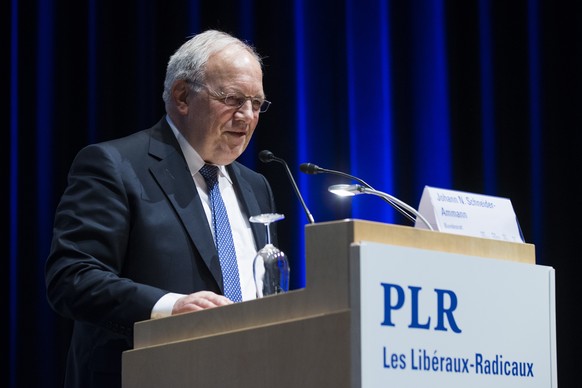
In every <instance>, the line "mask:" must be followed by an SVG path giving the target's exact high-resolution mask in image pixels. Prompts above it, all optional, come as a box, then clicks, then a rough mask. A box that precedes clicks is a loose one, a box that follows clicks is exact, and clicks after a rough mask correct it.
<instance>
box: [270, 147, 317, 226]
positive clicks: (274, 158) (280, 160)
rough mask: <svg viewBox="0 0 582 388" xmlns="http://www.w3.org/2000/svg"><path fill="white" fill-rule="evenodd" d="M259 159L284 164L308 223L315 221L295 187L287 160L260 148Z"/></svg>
mask: <svg viewBox="0 0 582 388" xmlns="http://www.w3.org/2000/svg"><path fill="white" fill-rule="evenodd" d="M259 160H260V161H261V162H263V163H270V162H278V163H281V164H282V165H283V166H285V171H287V176H288V177H289V180H290V181H291V185H292V186H293V189H294V190H295V194H297V198H299V202H301V205H302V206H303V210H305V214H306V215H307V219H308V220H309V222H310V223H312V224H313V223H315V221H314V220H313V216H312V215H311V213H310V212H309V209H307V205H306V204H305V201H304V200H303V197H302V196H301V193H300V192H299V188H298V187H297V183H295V179H294V178H293V175H292V174H291V170H289V166H288V165H287V162H285V161H284V160H283V159H281V158H278V157H276V156H275V155H274V154H273V153H272V152H271V151H269V150H262V151H261V152H259Z"/></svg>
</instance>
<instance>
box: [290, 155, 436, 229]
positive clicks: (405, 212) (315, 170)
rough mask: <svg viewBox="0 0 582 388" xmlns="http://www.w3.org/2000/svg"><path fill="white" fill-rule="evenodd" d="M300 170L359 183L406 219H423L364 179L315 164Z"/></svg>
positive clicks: (309, 173)
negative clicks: (337, 176) (331, 175)
mask: <svg viewBox="0 0 582 388" xmlns="http://www.w3.org/2000/svg"><path fill="white" fill-rule="evenodd" d="M299 170H300V171H301V172H302V173H305V174H308V175H313V174H322V173H326V174H333V175H339V176H341V177H344V178H348V179H351V180H354V181H357V182H359V183H360V184H361V185H362V186H364V187H365V188H366V189H367V191H366V192H367V193H369V194H372V193H381V194H383V195H378V194H376V195H377V196H379V197H380V198H382V199H383V200H384V201H385V202H387V203H388V204H390V206H392V207H393V208H394V209H396V210H397V211H398V212H399V213H400V214H402V215H403V216H404V217H406V218H407V219H408V220H410V221H411V222H413V223H415V222H416V218H417V217H418V218H421V217H419V213H418V212H417V211H416V210H414V209H413V208H412V207H411V206H409V205H408V204H406V203H405V202H404V201H401V200H399V199H398V198H395V197H393V196H391V195H388V194H386V193H383V192H381V191H377V190H376V189H374V188H373V187H372V186H370V185H369V184H367V183H366V182H364V181H363V180H362V179H360V178H358V177H356V176H353V175H350V174H347V173H345V172H342V171H336V170H328V169H327V168H322V167H319V166H318V165H316V164H313V163H302V164H301V165H300V166H299ZM362 192H364V191H363V190H362ZM429 228H430V226H429Z"/></svg>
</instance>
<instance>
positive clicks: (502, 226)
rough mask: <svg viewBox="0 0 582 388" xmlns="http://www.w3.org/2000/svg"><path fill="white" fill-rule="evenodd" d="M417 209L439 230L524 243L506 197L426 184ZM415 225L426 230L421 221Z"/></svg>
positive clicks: (513, 212)
mask: <svg viewBox="0 0 582 388" xmlns="http://www.w3.org/2000/svg"><path fill="white" fill-rule="evenodd" d="M418 211H419V213H420V214H422V215H423V216H424V217H425V218H426V219H427V221H428V222H429V223H430V224H431V226H432V227H433V229H434V230H438V231H440V232H447V233H453V234H459V235H464V236H472V237H481V238H491V239H495V240H503V241H510V242H524V241H523V236H522V234H521V231H520V229H519V224H518V222H517V217H516V215H515V211H514V210H513V206H512V204H511V201H510V200H509V199H507V198H502V197H493V196H489V195H483V194H474V193H467V192H463V191H455V190H447V189H440V188H435V187H430V186H425V188H424V190H423V193H422V197H421V200H420V205H419V208H418ZM415 227H417V228H422V229H426V226H425V225H424V224H423V223H422V222H420V220H417V221H416V224H415Z"/></svg>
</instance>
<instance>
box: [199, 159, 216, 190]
mask: <svg viewBox="0 0 582 388" xmlns="http://www.w3.org/2000/svg"><path fill="white" fill-rule="evenodd" d="M200 175H202V176H203V177H204V180H205V181H206V184H207V185H209V186H213V185H214V183H216V181H218V167H216V166H213V165H211V164H205V165H204V166H202V168H201V169H200Z"/></svg>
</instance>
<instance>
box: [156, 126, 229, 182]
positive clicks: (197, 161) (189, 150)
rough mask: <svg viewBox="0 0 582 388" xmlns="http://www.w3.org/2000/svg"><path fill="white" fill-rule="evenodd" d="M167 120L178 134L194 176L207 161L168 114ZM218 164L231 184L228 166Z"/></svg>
mask: <svg viewBox="0 0 582 388" xmlns="http://www.w3.org/2000/svg"><path fill="white" fill-rule="evenodd" d="M166 121H167V122H168V124H169V125H170V128H172V132H174V136H176V140H178V144H180V148H181V149H182V153H183V154H184V157H185V158H186V163H187V164H188V168H189V169H190V173H191V174H192V176H194V174H197V173H198V171H200V169H201V168H202V166H204V165H205V164H206V162H205V161H204V159H202V157H201V156H200V154H198V152H196V150H195V149H194V147H192V145H191V144H190V143H188V140H186V138H185V137H184V135H182V132H180V130H179V129H178V128H177V127H176V125H175V124H174V122H173V121H172V119H171V118H170V116H168V115H166ZM216 166H217V167H218V171H220V174H221V175H222V176H224V177H225V178H226V179H227V180H228V182H229V183H230V184H232V180H231V179H230V176H229V175H228V172H227V171H226V167H225V166H218V165H216Z"/></svg>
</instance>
